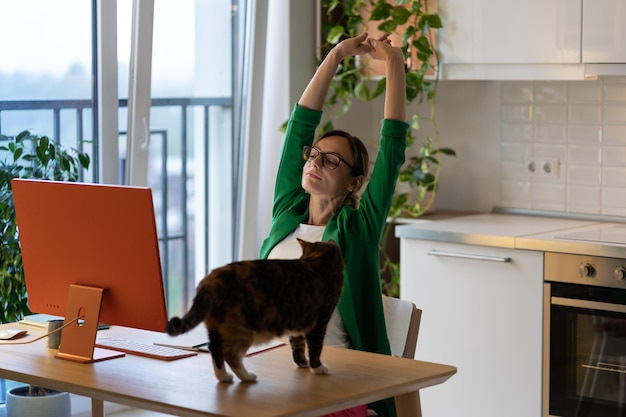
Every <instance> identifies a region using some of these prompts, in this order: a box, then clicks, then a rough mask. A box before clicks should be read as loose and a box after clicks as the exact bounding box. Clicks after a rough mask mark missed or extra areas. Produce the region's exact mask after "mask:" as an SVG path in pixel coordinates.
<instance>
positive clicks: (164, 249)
mask: <svg viewBox="0 0 626 417" xmlns="http://www.w3.org/2000/svg"><path fill="white" fill-rule="evenodd" d="M127 105H128V101H127V100H125V99H123V100H120V101H119V107H120V115H122V112H125V111H126V108H127ZM231 107H232V100H231V99H230V98H210V97H198V98H195V97H194V98H191V97H188V98H154V99H152V112H153V113H155V112H165V113H166V116H165V117H160V118H159V120H158V122H157V123H155V119H154V118H152V120H153V121H152V123H151V125H152V126H156V125H158V126H159V127H158V128H154V129H152V130H151V136H152V137H153V139H155V138H158V139H159V140H157V141H155V140H152V143H153V146H154V147H155V148H156V149H158V150H159V152H156V153H154V152H153V153H151V156H150V159H151V160H150V161H149V164H150V166H151V167H155V169H154V170H152V171H151V173H150V178H149V186H150V187H151V188H152V191H153V197H154V202H155V215H156V219H157V230H158V234H159V241H160V245H161V263H162V269H163V278H164V287H165V289H166V294H167V301H168V310H169V311H170V313H171V314H180V313H182V312H184V311H186V310H187V308H188V303H189V301H190V300H191V298H192V296H193V293H194V288H195V279H194V278H195V271H194V269H195V268H194V265H195V262H194V259H195V258H194V257H195V256H200V255H202V256H203V257H204V259H205V261H206V262H205V263H206V264H207V265H208V264H209V262H208V261H209V260H208V250H206V249H205V253H203V254H198V253H196V251H195V250H194V239H196V238H201V239H203V241H204V242H205V244H204V247H205V248H208V247H209V245H208V230H207V229H208V228H207V227H202V228H199V227H194V224H192V223H190V222H194V223H195V219H194V218H193V215H190V212H189V211H188V207H189V204H190V202H191V201H192V200H193V199H194V198H196V196H194V195H192V194H191V193H190V190H193V189H194V187H193V186H192V184H193V178H194V177H193V174H194V169H190V167H192V168H194V165H193V164H190V159H191V158H194V161H198V155H195V156H194V155H193V154H194V150H193V148H190V144H193V140H194V138H193V136H194V135H202V143H204V144H205V146H206V149H204V152H203V155H201V160H202V161H203V163H202V165H203V166H202V167H197V166H196V167H195V168H196V169H201V170H199V171H198V173H199V175H205V176H206V175H207V173H208V172H209V170H208V166H209V155H210V149H208V146H209V144H210V143H211V141H210V140H209V139H210V138H209V132H210V131H211V129H210V122H211V120H210V112H211V110H212V109H214V108H221V109H229V108H231ZM197 109H201V111H196V110H197ZM34 112H39V114H37V113H34ZM42 112H43V113H42ZM198 114H201V116H198ZM16 116H17V117H16ZM198 117H200V118H201V119H202V120H201V127H200V128H197V127H196V126H198V125H199V123H194V124H193V126H194V127H193V128H190V121H192V119H193V121H196V122H197V119H198ZM16 118H17V119H19V118H22V119H23V120H29V121H31V123H28V124H27V125H26V126H24V125H22V126H19V128H18V129H16V131H13V132H8V131H6V129H5V127H6V128H11V129H13V127H12V126H15V125H17V124H18V123H19V122H18V121H16V120H15V119H16ZM120 119H122V117H120ZM35 125H37V126H41V127H39V128H36V127H35ZM163 125H165V126H164V127H162V126H163ZM24 129H32V131H33V133H34V134H38V135H47V136H50V137H51V138H52V139H53V140H54V141H55V142H57V143H63V145H64V146H67V147H74V148H76V149H78V150H80V151H81V152H87V153H88V154H89V155H90V157H91V160H92V165H91V167H90V169H89V171H88V172H84V173H81V181H85V182H98V170H99V169H98V167H99V165H100V163H101V161H100V160H99V159H98V153H97V152H96V150H97V149H98V143H97V138H96V139H95V140H94V139H93V138H95V137H96V135H95V133H94V132H95V127H94V123H93V116H92V101H91V100H5V101H0V133H3V134H5V135H14V134H17V133H19V131H21V130H24ZM124 136H125V132H123V131H121V132H120V137H121V138H123V137H124ZM171 150H174V151H171ZM120 161H121V162H123V155H121V156H120ZM120 167H123V163H120ZM173 167H174V168H173ZM120 178H123V172H122V169H120ZM206 183H208V182H206ZM206 188H207V187H206V186H205V190H204V192H203V193H202V196H197V197H198V198H202V199H203V201H202V204H203V205H204V207H205V208H206V209H205V216H204V217H205V218H204V219H202V221H200V222H198V223H199V224H201V225H208V224H209V221H208V218H209V211H208V207H209V204H208V197H207V196H208V190H207V189H206ZM198 230H202V233H203V236H201V237H196V236H194V235H193V233H194V231H198Z"/></svg>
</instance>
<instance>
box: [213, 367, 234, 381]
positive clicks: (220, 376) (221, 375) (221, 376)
mask: <svg viewBox="0 0 626 417" xmlns="http://www.w3.org/2000/svg"><path fill="white" fill-rule="evenodd" d="M215 376H216V377H217V380H218V381H220V382H233V375H232V374H230V373H228V372H226V370H224V369H221V370H220V369H218V370H216V371H215Z"/></svg>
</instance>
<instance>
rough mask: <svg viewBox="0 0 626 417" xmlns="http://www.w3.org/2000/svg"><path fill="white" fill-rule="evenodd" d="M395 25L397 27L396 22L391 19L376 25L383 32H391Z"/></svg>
mask: <svg viewBox="0 0 626 417" xmlns="http://www.w3.org/2000/svg"><path fill="white" fill-rule="evenodd" d="M397 27H398V24H397V23H396V22H394V21H393V20H386V21H384V22H383V23H381V24H380V25H378V30H380V31H381V32H385V33H391V32H393V31H395V30H396V28H397Z"/></svg>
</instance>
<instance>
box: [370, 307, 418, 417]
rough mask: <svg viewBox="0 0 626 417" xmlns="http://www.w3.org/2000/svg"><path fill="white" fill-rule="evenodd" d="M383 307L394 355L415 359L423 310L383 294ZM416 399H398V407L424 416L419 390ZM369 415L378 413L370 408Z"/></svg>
mask: <svg viewBox="0 0 626 417" xmlns="http://www.w3.org/2000/svg"><path fill="white" fill-rule="evenodd" d="M383 309H384V311H385V325H386V327H387V337H388V338H389V345H390V347H391V354H392V355H393V356H401V357H403V358H409V359H415V347H416V345H417V336H418V333H419V328H420V321H421V319H422V310H420V309H419V308H417V307H416V306H415V304H413V303H412V302H410V301H407V300H401V299H398V298H394V297H387V296H385V295H383ZM414 399H415V400H414V401H406V402H399V401H398V400H397V399H396V409H397V410H398V411H399V410H400V409H402V410H403V412H404V413H405V415H412V416H415V417H421V416H422V410H421V406H420V400H419V391H417V392H416V393H415V397H414ZM367 415H368V416H376V415H377V414H376V413H375V412H374V411H372V410H369V411H368V414H367Z"/></svg>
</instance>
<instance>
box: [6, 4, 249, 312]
mask: <svg viewBox="0 0 626 417" xmlns="http://www.w3.org/2000/svg"><path fill="white" fill-rule="evenodd" d="M132 4H133V2H129V1H126V0H118V1H117V52H118V67H119V71H118V74H117V78H118V85H117V86H115V88H116V89H117V91H118V95H119V97H120V105H119V115H118V116H119V117H118V120H119V125H118V130H119V138H114V140H117V141H118V149H119V157H120V158H119V160H117V161H103V160H102V159H101V158H100V155H98V143H97V140H103V138H97V134H96V133H95V132H96V131H97V129H96V126H95V125H96V124H97V121H95V120H94V119H95V118H94V110H95V106H96V105H97V104H96V103H95V101H96V100H94V87H93V85H94V83H92V74H93V68H92V67H93V63H94V62H95V61H94V59H95V58H94V54H95V52H96V51H95V50H94V47H93V45H95V42H94V39H95V26H96V25H95V23H94V22H95V21H96V18H95V13H94V10H96V1H95V0H93V1H92V2H86V1H84V0H55V1H49V0H4V1H2V2H0V37H1V38H2V39H4V40H5V41H3V42H1V43H0V133H2V134H5V135H15V134H17V133H19V132H20V131H22V130H25V129H29V130H32V132H33V133H36V134H41V135H48V136H50V137H52V138H53V139H55V140H58V141H60V142H62V143H63V144H64V145H65V146H68V147H77V146H83V147H85V150H86V151H87V152H89V153H90V155H91V158H92V167H91V168H90V172H89V173H87V175H86V176H85V181H92V182H99V178H98V176H99V173H98V166H99V164H105V163H107V164H113V165H114V166H115V169H118V170H119V172H120V176H122V175H123V166H124V164H123V161H124V160H125V158H126V143H125V142H126V131H127V129H128V127H127V109H126V106H127V97H128V94H129V93H128V91H129V76H128V74H129V62H130V60H129V56H130V49H131V48H130V45H131V39H130V37H131V26H132V13H133V10H132ZM244 6H245V2H233V1H231V0H217V1H211V2H207V1H203V0H183V1H180V0H155V1H154V20H153V44H152V74H151V98H152V107H151V111H150V125H149V131H150V153H149V157H148V162H147V166H148V181H149V182H148V185H149V186H150V187H151V188H152V189H153V195H154V200H155V212H156V214H157V222H158V225H157V229H158V233H159V236H160V238H161V240H162V246H161V255H162V262H163V268H164V279H165V281H166V291H167V296H168V308H169V312H170V314H172V315H174V314H180V313H182V312H183V311H184V310H186V308H187V306H188V303H189V302H190V300H191V297H192V296H193V293H194V289H195V283H196V281H197V280H199V279H200V278H201V277H202V275H204V274H205V273H206V272H207V271H208V270H209V269H211V268H212V267H214V266H217V265H221V264H224V263H226V262H229V261H231V260H232V256H233V255H232V253H233V250H232V245H233V236H232V235H233V231H232V223H233V220H232V213H233V209H232V206H233V203H232V200H233V194H232V193H233V189H234V187H233V186H232V181H233V178H234V174H233V170H234V169H235V167H234V163H233V161H234V160H236V158H234V156H233V152H234V149H236V147H235V146H234V143H233V142H234V141H233V131H234V129H233V120H234V116H233V110H232V109H233V105H232V103H233V93H232V92H233V90H234V88H233V83H234V81H233V80H235V79H238V78H239V77H235V76H233V68H234V65H233V62H234V60H235V55H236V54H237V51H238V48H239V47H238V46H237V42H239V39H243V36H240V35H239V34H238V33H235V31H236V30H239V29H242V30H243V29H245V27H244V26H245V25H243V24H239V23H237V21H238V18H237V16H236V14H237V13H235V12H237V11H243V10H244V9H245V8H244ZM68 22H71V24H68ZM7 39H11V40H12V41H11V42H8V41H7ZM109 140H110V139H109Z"/></svg>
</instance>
